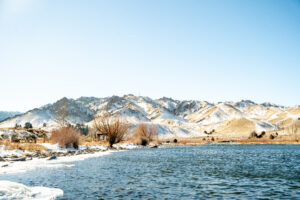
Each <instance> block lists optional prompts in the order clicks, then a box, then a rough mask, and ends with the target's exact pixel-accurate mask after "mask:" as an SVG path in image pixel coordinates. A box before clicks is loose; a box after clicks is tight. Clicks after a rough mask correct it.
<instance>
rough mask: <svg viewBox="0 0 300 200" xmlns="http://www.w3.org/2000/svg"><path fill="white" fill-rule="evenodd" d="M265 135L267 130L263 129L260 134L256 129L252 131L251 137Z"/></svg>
mask: <svg viewBox="0 0 300 200" xmlns="http://www.w3.org/2000/svg"><path fill="white" fill-rule="evenodd" d="M265 135H266V132H265V131H262V132H261V133H260V134H259V133H256V131H252V132H251V133H250V136H249V138H263V137H264V136H265Z"/></svg>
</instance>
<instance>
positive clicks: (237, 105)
mask: <svg viewBox="0 0 300 200" xmlns="http://www.w3.org/2000/svg"><path fill="white" fill-rule="evenodd" d="M62 112H63V113H64V115H65V119H66V121H68V122H69V123H71V124H76V123H80V124H86V125H89V126H92V123H93V119H94V118H95V117H98V116H101V115H103V114H104V113H106V112H109V113H111V114H112V115H121V116H122V117H123V118H124V119H126V121H128V122H129V123H130V124H132V125H136V124H139V123H153V124H156V125H157V126H158V127H159V133H160V136H162V137H163V136H165V137H197V136H204V135H206V134H205V133H207V132H212V131H213V132H214V134H217V135H218V134H219V135H223V136H225V135H231V136H234V137H244V136H248V135H249V133H250V132H251V131H257V132H260V131H272V130H280V129H282V128H284V127H289V126H291V125H292V124H293V123H294V122H295V121H297V120H300V106H295V107H284V106H279V105H275V104H271V103H263V104H258V103H255V102H253V101H250V100H242V101H239V102H219V103H215V104H214V103H209V102H207V101H197V100H174V99H172V98H167V97H163V98H160V99H151V98H149V97H143V96H134V95H124V96H122V97H121V96H111V97H105V98H96V97H80V98H78V99H69V98H62V99H60V100H58V101H57V102H55V103H53V104H47V105H45V106H42V107H40V108H35V109H33V110H29V111H28V112H25V113H22V114H20V113H11V114H10V115H9V114H7V115H4V114H3V115H2V113H3V112H0V120H1V119H2V122H1V123H0V127H1V128H7V127H14V126H15V125H16V124H18V125H22V126H23V125H24V124H25V123H26V122H30V123H31V124H32V125H33V126H34V127H44V128H45V127H47V128H48V129H49V128H53V127H55V126H56V125H57V117H58V116H59V115H60V113H62ZM16 114H17V115H16ZM15 115H16V116H15ZM2 116H4V117H2ZM1 117H2V118H1ZM7 117H8V118H7Z"/></svg>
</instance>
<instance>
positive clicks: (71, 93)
mask: <svg viewBox="0 0 300 200" xmlns="http://www.w3.org/2000/svg"><path fill="white" fill-rule="evenodd" d="M0 74H1V79H0V81H1V84H0V91H1V96H0V110H19V111H26V110H28V109H32V108H35V107H39V106H41V105H44V104H47V103H51V102H54V101H56V100H58V99H59V98H62V97H64V96H66V97H71V98H77V97H80V96H97V97H105V96H111V95H124V94H129V93H131V94H135V95H142V96H149V97H151V98H159V97H162V96H167V97H172V98H175V99H197V100H207V101H210V102H218V101H239V100H241V99H251V100H253V101H256V102H258V103H262V102H266V101H268V102H272V103H277V104H281V105H286V106H293V105H299V104H300V92H299V88H300V1H299V0H298V1H297V0H294V1H291V0H273V1H268V0H248V1H247V0H243V1H240V0H236V1H231V0H226V1H224V0H219V1H214V0H206V1H201V0H195V1H192V0H181V1H176V0H135V1H134V0H118V1H116V0H105V1H101V0H81V1H78V0H46V1H44V0H0Z"/></svg>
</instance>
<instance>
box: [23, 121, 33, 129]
mask: <svg viewBox="0 0 300 200" xmlns="http://www.w3.org/2000/svg"><path fill="white" fill-rule="evenodd" d="M24 128H25V129H29V128H32V124H31V123H30V122H26V123H25V125H24Z"/></svg>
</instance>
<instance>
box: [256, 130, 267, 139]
mask: <svg viewBox="0 0 300 200" xmlns="http://www.w3.org/2000/svg"><path fill="white" fill-rule="evenodd" d="M264 135H266V132H265V131H262V132H261V133H260V135H257V136H256V137H257V138H262V137H264Z"/></svg>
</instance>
